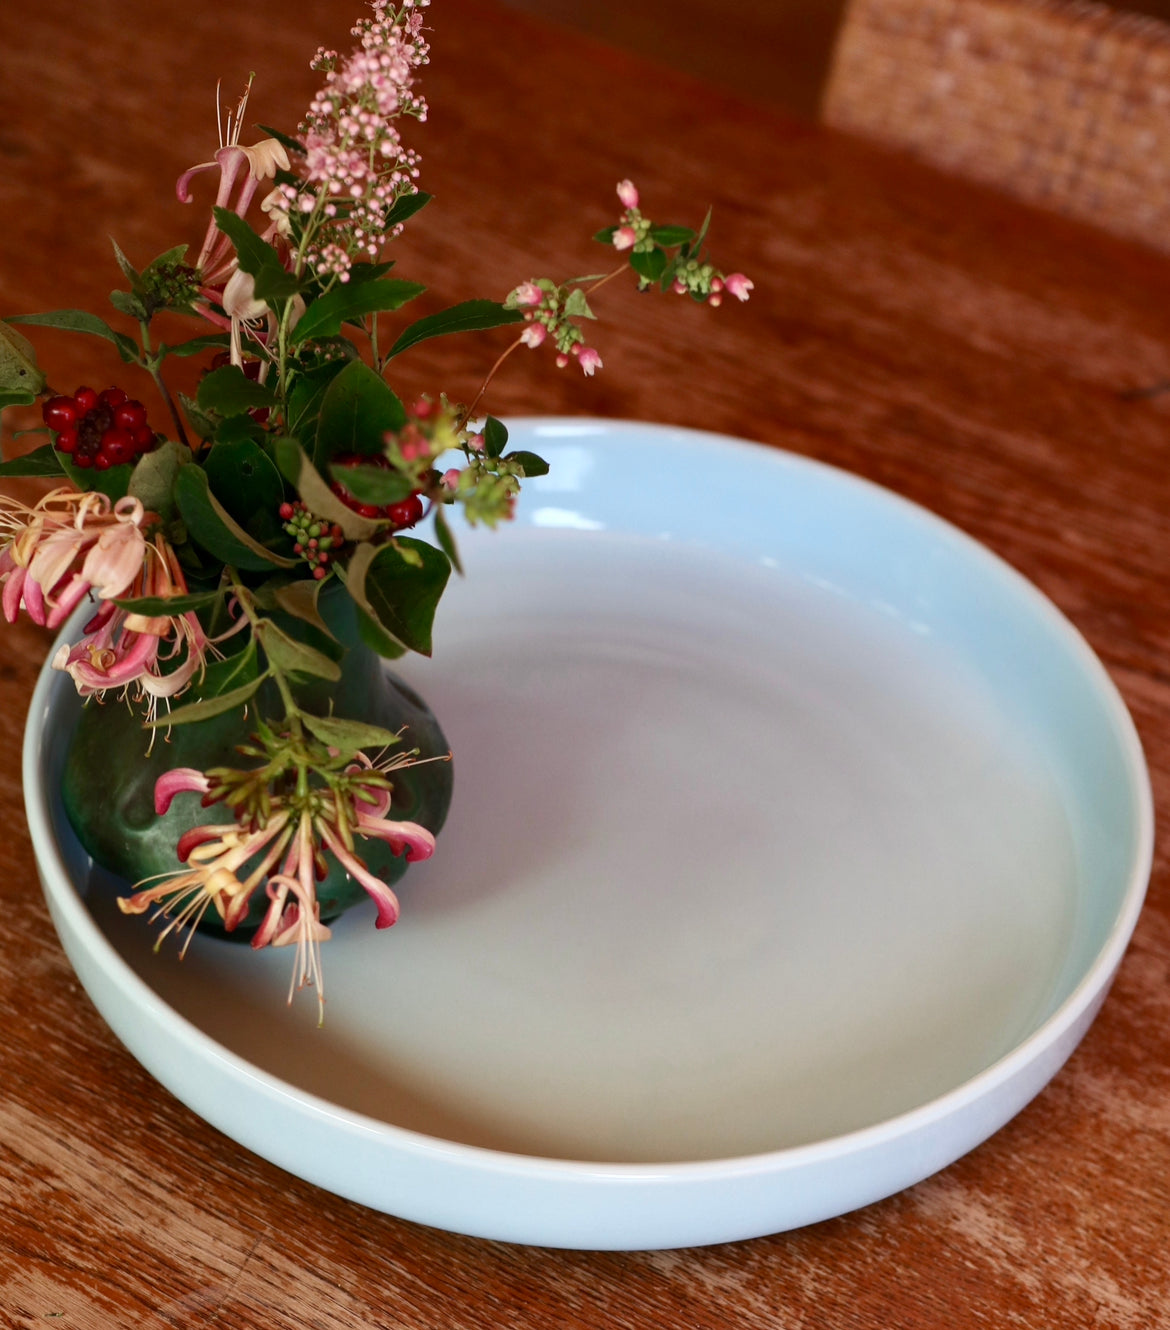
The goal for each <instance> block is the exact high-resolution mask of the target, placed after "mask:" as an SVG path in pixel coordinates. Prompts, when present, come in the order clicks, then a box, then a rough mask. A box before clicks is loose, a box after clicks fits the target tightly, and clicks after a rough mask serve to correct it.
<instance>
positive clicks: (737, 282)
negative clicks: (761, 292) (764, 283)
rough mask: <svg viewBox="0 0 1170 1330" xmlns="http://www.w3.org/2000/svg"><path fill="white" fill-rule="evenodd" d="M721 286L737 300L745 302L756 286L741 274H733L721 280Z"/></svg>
mask: <svg viewBox="0 0 1170 1330" xmlns="http://www.w3.org/2000/svg"><path fill="white" fill-rule="evenodd" d="M723 285H724V286H725V287H726V288H727V290H728V291H730V292H731V294H732V295H733V296H735V298H736V299H737V300H746V299H747V298H748V294H749V293H750V292H751V291H752V290H753V289H754V288H755V285H756V284H755V282H753V281H752V280H751V278H749V277H745V276H744V275H743V273H741V272H733V273H731V274H730V275H729V276H727V277H725V278H724V279H723Z"/></svg>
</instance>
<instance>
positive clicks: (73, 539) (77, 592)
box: [0, 490, 146, 628]
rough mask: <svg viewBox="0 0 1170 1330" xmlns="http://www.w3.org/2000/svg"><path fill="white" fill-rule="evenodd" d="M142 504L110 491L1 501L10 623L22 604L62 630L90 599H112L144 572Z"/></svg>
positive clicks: (0, 560) (2, 573)
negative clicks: (112, 497) (31, 502)
mask: <svg viewBox="0 0 1170 1330" xmlns="http://www.w3.org/2000/svg"><path fill="white" fill-rule="evenodd" d="M145 520H146V514H145V512H144V510H143V507H142V504H141V503H140V502H139V501H138V500H137V499H132V498H130V497H126V498H122V499H119V500H118V502H117V503H116V504H115V505H114V506H113V509H112V510H111V507H110V501H109V500H108V499H107V498H106V496H105V495H104V494H98V493H96V492H94V491H85V492H78V491H75V490H54V491H53V492H52V493H51V494H47V495H45V496H44V497H43V498H42V499H41V500H39V502H38V503H37V504H36V506H35V507H33V508H29V507H28V506H27V505H25V504H22V503H21V502H20V501H19V500H16V499H11V498H8V497H4V498H0V531H2V530H4V529H7V530H8V532H9V533H10V539H9V541H8V543H7V544H6V545H5V546H4V547H3V549H2V550H0V580H2V581H3V586H4V589H3V597H2V605H3V612H4V616H5V618H6V619H7V620H8V621H9V623H13V622H15V620H16V616H17V614H18V613H19V611H20V608H21V605H22V604H23V606H24V608H25V609H26V611H27V612H28V615H29V617H30V618H31V619H32V620H33V622H34V623H37V624H41V625H44V626H46V627H49V628H57V627H59V626H60V625H61V624H62V623H63V622H64V621H65V620H66V619H67V618H68V617H69V615H70V614H71V613H72V612H73V610H74V608H75V607H76V606H77V605H78V604H79V603H80V602H81V600H82V599H83V597H84V596H86V595H87V594H89V593H90V592H95V593H96V594H97V595H98V596H99V597H100V598H101V599H103V600H110V599H112V598H113V597H115V596H120V595H122V594H123V593H124V592H125V591H126V590H127V589H128V588H129V587H130V586H131V585H132V583H133V582H134V581H135V579H136V578H137V577H138V576H139V575H140V573H141V571H142V566H143V560H144V558H145V554H146V538H145V536H144V535H143V533H142V526H143V525H144V523H145Z"/></svg>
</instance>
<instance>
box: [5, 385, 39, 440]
mask: <svg viewBox="0 0 1170 1330" xmlns="http://www.w3.org/2000/svg"><path fill="white" fill-rule="evenodd" d="M36 400H37V395H36V393H30V392H22V391H20V390H19V389H16V390H15V391H13V390H8V389H4V388H0V411H3V410H4V408H5V407H6V406H32V404H33V403H34V402H35V401H36ZM20 433H21V434H27V433H30V431H29V430H21V431H20ZM14 437H15V436H14Z"/></svg>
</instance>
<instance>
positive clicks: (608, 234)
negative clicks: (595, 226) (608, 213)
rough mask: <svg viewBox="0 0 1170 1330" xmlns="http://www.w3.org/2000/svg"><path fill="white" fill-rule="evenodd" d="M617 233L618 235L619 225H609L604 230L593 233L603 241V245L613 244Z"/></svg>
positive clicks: (595, 238) (594, 237)
mask: <svg viewBox="0 0 1170 1330" xmlns="http://www.w3.org/2000/svg"><path fill="white" fill-rule="evenodd" d="M615 235H617V227H616V226H607V227H606V228H605V229H604V230H602V231H595V232H594V234H593V239H594V240H599V241H601V243H602V244H603V245H612V244H613V238H614V236H615Z"/></svg>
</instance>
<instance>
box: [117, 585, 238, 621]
mask: <svg viewBox="0 0 1170 1330" xmlns="http://www.w3.org/2000/svg"><path fill="white" fill-rule="evenodd" d="M222 594H223V593H222V592H220V591H192V592H189V593H188V594H187V595H185V596H138V597H137V598H135V597H134V596H129V597H125V598H122V597H119V598H117V599H115V601H114V604H115V605H117V606H119V608H121V609H124V610H128V611H129V612H130V613H131V614H141V615H143V617H145V618H147V619H154V618H162V617H163V616H164V615H172V614H186V613H188V612H189V611H190V610H202V609H205V608H206V607H207V606H208V605H214V604H215V602H216V601H217V600H219V599H220V597H221V596H222Z"/></svg>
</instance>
